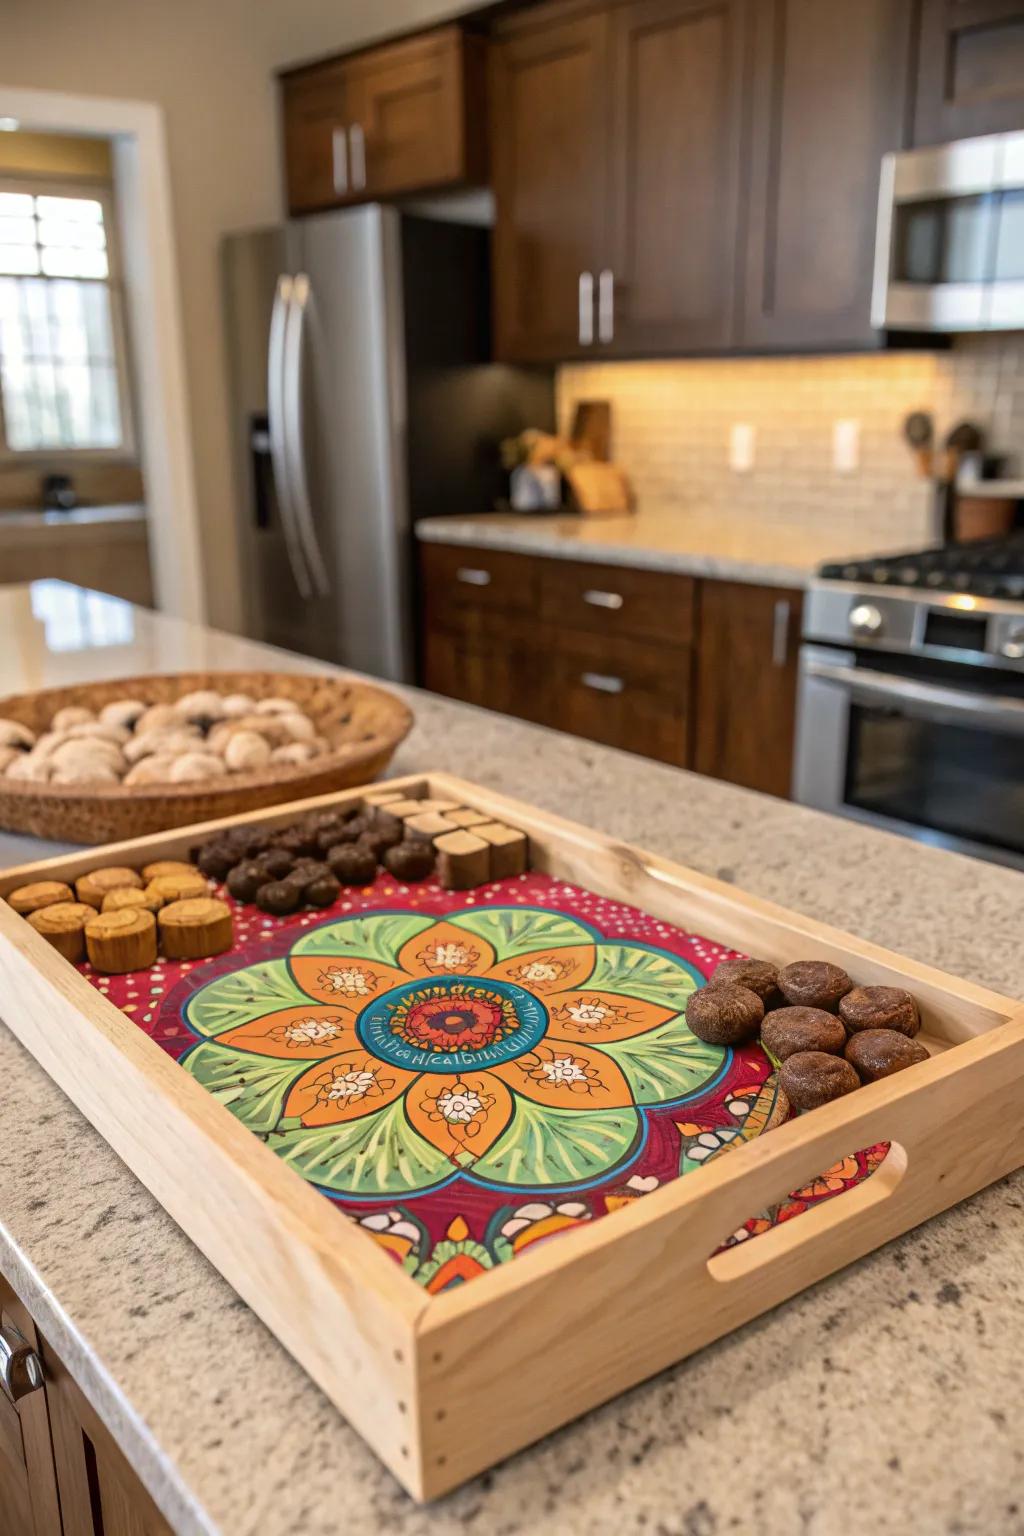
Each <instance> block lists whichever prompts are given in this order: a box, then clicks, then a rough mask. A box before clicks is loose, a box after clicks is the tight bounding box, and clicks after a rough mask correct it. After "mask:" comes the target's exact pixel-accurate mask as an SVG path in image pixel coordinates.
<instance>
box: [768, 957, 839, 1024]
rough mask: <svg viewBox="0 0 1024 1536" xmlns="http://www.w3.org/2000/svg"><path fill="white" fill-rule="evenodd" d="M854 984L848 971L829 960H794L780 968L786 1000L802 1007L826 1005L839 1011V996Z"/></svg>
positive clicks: (780, 984)
mask: <svg viewBox="0 0 1024 1536" xmlns="http://www.w3.org/2000/svg"><path fill="white" fill-rule="evenodd" d="M852 986H853V982H852V981H851V980H850V978H849V976H847V974H846V972H845V971H844V970H842V969H841V968H840V967H839V966H838V965H831V964H830V963H829V962H828V961H827V960H794V962H793V964H792V965H784V966H783V968H782V970H781V971H780V972H779V991H780V992H781V993H782V995H783V997H784V998H785V999H786V1002H787V1003H792V1004H794V1005H795V1006H797V1007H802V1008H825V1009H827V1011H828V1012H829V1013H835V1011H836V1008H837V1007H838V1006H839V999H840V998H841V997H844V996H845V995H846V993H847V992H849V990H850V988H851V987H852Z"/></svg>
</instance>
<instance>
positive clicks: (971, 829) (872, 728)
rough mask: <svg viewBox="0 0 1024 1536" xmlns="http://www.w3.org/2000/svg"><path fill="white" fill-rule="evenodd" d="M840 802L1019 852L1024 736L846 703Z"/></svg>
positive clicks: (1023, 830)
mask: <svg viewBox="0 0 1024 1536" xmlns="http://www.w3.org/2000/svg"><path fill="white" fill-rule="evenodd" d="M849 729H850V734H849V747H848V752H847V759H846V762H847V770H846V795H845V799H846V803H847V804H848V805H850V806H854V807H856V808H858V809H860V810H863V811H870V812H873V813H874V814H875V815H878V816H888V817H894V818H895V819H896V820H898V821H904V822H910V823H911V824H913V825H916V826H921V827H928V828H931V829H933V830H934V831H936V832H943V833H946V834H947V835H949V836H951V837H959V838H965V839H968V840H969V841H971V842H975V843H985V844H988V845H990V846H991V847H993V848H1001V849H1008V850H1009V851H1011V852H1013V853H1024V735H1010V734H1004V733H1001V732H999V731H996V730H990V729H986V728H984V727H983V726H976V725H959V724H956V725H954V724H951V723H947V722H945V721H938V720H928V719H925V718H916V717H914V716H912V715H909V714H903V713H901V712H899V711H897V710H895V709H891V708H877V707H874V706H871V705H867V704H862V703H858V702H851V705H850V727H849Z"/></svg>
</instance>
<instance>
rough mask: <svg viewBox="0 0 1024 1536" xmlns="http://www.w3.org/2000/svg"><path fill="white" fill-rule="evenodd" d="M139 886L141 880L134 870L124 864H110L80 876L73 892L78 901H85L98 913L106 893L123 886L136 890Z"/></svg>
mask: <svg viewBox="0 0 1024 1536" xmlns="http://www.w3.org/2000/svg"><path fill="white" fill-rule="evenodd" d="M141 885H142V880H141V878H140V877H139V875H138V874H137V873H136V871H135V870H134V869H129V868H128V866H127V865H125V864H110V865H108V866H107V868H106V869H91V870H90V871H89V873H88V874H87V875H80V876H79V878H78V879H77V880H76V881H75V891H76V893H77V895H78V899H79V901H87V902H88V903H89V905H90V907H95V908H96V909H97V911H98V910H99V908H100V907H102V905H103V898H104V896H105V895H106V894H107V892H108V891H116V890H120V889H121V888H122V887H124V886H131V887H132V888H133V889H134V890H138V889H139V887H140V886H141Z"/></svg>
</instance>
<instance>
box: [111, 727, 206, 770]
mask: <svg viewBox="0 0 1024 1536" xmlns="http://www.w3.org/2000/svg"><path fill="white" fill-rule="evenodd" d="M202 739H203V738H202V737H201V736H200V734H199V732H198V731H194V730H192V729H190V727H188V726H186V725H182V723H181V721H179V722H178V724H177V725H176V726H173V727H171V728H165V729H162V730H156V731H142V732H141V733H137V734H136V735H135V736H133V737H132V739H131V741H130V742H128V744H127V746H126V747H125V749H124V755H125V758H126V759H127V761H128V762H129V763H138V762H141V761H142V759H143V758H144V757H151V756H152V757H155V756H157V755H159V756H161V757H178V756H180V754H181V753H183V752H194V751H195V750H196V748H197V747H198V746H200V745H201V744H202Z"/></svg>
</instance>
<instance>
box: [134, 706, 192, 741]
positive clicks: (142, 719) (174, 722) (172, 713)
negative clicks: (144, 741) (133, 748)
mask: <svg viewBox="0 0 1024 1536" xmlns="http://www.w3.org/2000/svg"><path fill="white" fill-rule="evenodd" d="M180 724H181V716H180V715H179V714H178V712H177V710H176V709H175V708H174V705H173V704H151V705H150V706H149V708H148V709H147V710H144V711H143V713H142V714H141V715H140V716H139V718H138V719H137V720H136V722H135V734H136V736H144V735H146V734H147V732H149V731H168V730H172V729H173V728H174V727H175V726H180Z"/></svg>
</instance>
